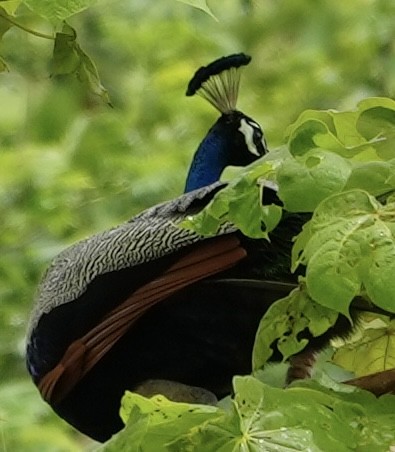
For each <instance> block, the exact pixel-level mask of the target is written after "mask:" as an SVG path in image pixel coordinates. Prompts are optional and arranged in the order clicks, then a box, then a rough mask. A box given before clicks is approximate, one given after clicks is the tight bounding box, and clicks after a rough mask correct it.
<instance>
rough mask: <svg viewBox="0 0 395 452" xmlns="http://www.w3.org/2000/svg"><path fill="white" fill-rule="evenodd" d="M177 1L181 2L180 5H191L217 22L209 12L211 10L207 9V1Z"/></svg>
mask: <svg viewBox="0 0 395 452" xmlns="http://www.w3.org/2000/svg"><path fill="white" fill-rule="evenodd" d="M177 1H178V2H181V3H186V4H187V5H191V6H193V7H194V8H198V9H201V10H202V11H204V12H205V13H207V14H208V15H209V16H211V17H212V18H213V19H215V20H218V19H217V18H216V17H215V16H214V14H213V12H212V11H211V9H210V8H209V6H208V5H207V0H177Z"/></svg>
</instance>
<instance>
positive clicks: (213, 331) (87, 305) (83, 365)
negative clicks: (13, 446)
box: [26, 53, 305, 441]
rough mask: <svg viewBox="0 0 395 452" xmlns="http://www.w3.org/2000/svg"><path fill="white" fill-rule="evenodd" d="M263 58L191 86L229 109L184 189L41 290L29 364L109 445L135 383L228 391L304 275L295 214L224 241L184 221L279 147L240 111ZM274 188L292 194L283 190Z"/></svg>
mask: <svg viewBox="0 0 395 452" xmlns="http://www.w3.org/2000/svg"><path fill="white" fill-rule="evenodd" d="M250 60H251V58H250V57H249V56H247V55H245V54H243V53H240V54H234V55H230V56H227V57H222V58H220V59H218V60H216V61H214V62H212V63H211V64H209V65H207V66H204V67H201V68H200V69H199V70H198V71H197V72H196V73H195V75H194V77H193V78H192V80H191V81H190V83H189V85H188V89H187V96H192V95H194V94H198V95H200V96H202V97H203V98H205V99H206V100H208V101H209V102H210V103H211V104H212V105H213V106H214V107H215V108H216V109H217V110H218V111H219V112H220V114H221V116H220V117H219V119H218V120H217V121H216V123H215V124H214V125H213V126H212V127H211V129H210V130H209V131H208V133H207V135H206V136H205V138H204V139H203V141H202V142H201V144H200V145H199V147H198V149H197V151H196V153H195V155H194V158H193V161H192V164H191V167H190V170H189V173H188V176H187V180H186V186H185V193H184V194H182V195H181V196H179V197H178V198H176V199H172V200H170V201H167V202H164V203H162V204H159V205H156V206H153V207H151V208H149V209H147V210H145V211H143V212H142V213H140V214H138V215H137V216H135V217H134V218H132V219H131V220H129V221H127V222H126V223H123V224H121V225H119V226H117V227H114V228H113V229H110V230H108V231H105V232H101V233H98V234H96V235H93V236H92V237H89V238H87V239H85V240H82V241H81V242H79V243H77V244H75V245H73V246H71V247H70V248H68V249H66V250H64V251H63V252H61V253H60V254H59V255H58V256H57V257H55V258H54V260H53V262H52V264H51V265H50V267H49V268H48V270H47V271H46V273H45V275H44V277H43V280H42V282H41V284H40V286H39V289H38V295H37V298H36V301H35V305H34V307H33V311H32V314H31V318H30V324H29V329H28V334H27V337H28V339H27V349H26V361H27V368H28V371H29V373H30V375H31V377H32V379H33V381H34V383H35V384H36V385H37V387H38V388H39V391H40V393H41V395H42V397H43V398H44V399H45V400H46V401H47V402H48V403H49V404H50V405H51V406H52V408H53V409H54V411H55V412H56V413H58V415H59V416H61V417H62V418H63V419H65V420H66V421H67V422H68V423H70V424H71V425H73V426H74V427H75V428H76V429H78V430H80V431H81V432H83V433H85V434H86V435H88V436H90V437H92V438H94V439H96V440H98V441H105V440H107V439H108V438H109V437H110V436H111V435H112V434H114V433H116V432H117V431H118V430H120V429H121V428H122V427H123V424H122V421H121V419H120V417H119V415H118V412H119V404H120V399H121V397H122V395H123V393H124V391H125V390H126V389H129V390H133V391H136V392H139V393H141V394H143V395H147V396H149V395H153V394H155V393H162V394H164V395H166V396H167V397H168V398H170V399H172V400H175V401H185V402H200V403H208V404H215V403H216V401H217V399H219V398H221V397H223V396H225V395H227V394H229V393H230V392H231V380H232V377H233V375H235V374H247V373H250V372H251V351H252V347H253V343H254V338H255V333H256V330H257V327H258V324H259V321H260V319H261V317H262V316H263V314H264V313H265V312H266V310H267V308H268V306H269V305H270V303H271V302H273V301H274V300H276V299H278V298H280V297H281V296H285V295H286V294H288V293H289V291H290V290H291V288H293V287H294V285H295V282H296V281H295V280H296V276H295V275H292V274H291V273H290V270H289V268H290V255H291V247H292V238H293V237H294V236H295V235H296V234H297V233H298V232H299V231H300V229H301V226H302V224H303V223H304V221H305V219H303V217H301V216H299V215H296V214H295V215H290V214H289V215H287V216H286V215H285V216H284V217H283V219H282V220H281V222H280V224H279V226H278V227H277V228H276V229H275V231H274V232H273V233H272V234H271V237H270V242H269V241H267V240H264V239H262V240H253V239H250V238H248V237H245V236H244V235H243V234H242V233H241V232H240V231H238V230H237V229H236V228H235V227H234V226H233V225H231V224H224V225H223V226H222V227H221V229H220V230H219V232H218V233H217V235H216V236H214V237H211V238H206V237H202V236H200V235H198V234H197V233H196V232H194V231H191V230H188V229H185V228H180V227H179V225H180V223H181V222H182V221H183V220H184V219H185V218H186V217H188V216H190V215H193V214H195V213H197V212H199V211H201V210H202V209H203V208H204V207H205V206H206V205H207V204H208V203H209V202H210V201H211V200H212V199H213V197H214V196H215V195H216V193H218V192H219V191H220V190H222V189H223V188H224V187H225V186H226V184H225V183H222V182H220V181H219V178H220V175H221V173H222V171H223V170H224V168H226V167H227V166H229V165H235V166H244V165H247V164H249V163H251V162H253V161H255V160H257V159H258V158H260V157H261V156H262V155H264V154H265V153H266V152H267V145H266V141H265V138H264V134H263V132H262V129H261V127H260V126H259V124H258V123H257V122H256V121H254V120H253V119H252V118H250V117H248V116H246V115H245V114H244V113H242V112H240V111H238V110H237V109H236V101H237V97H238V89H239V81H240V74H241V70H242V68H243V67H244V66H246V65H247V64H248V63H249V62H250ZM264 196H265V199H264V202H265V203H273V202H274V203H280V201H279V199H278V198H277V195H276V191H275V190H274V189H269V188H268V189H267V190H266V189H265V190H264ZM267 280H269V281H271V284H267V283H266V282H265V281H267Z"/></svg>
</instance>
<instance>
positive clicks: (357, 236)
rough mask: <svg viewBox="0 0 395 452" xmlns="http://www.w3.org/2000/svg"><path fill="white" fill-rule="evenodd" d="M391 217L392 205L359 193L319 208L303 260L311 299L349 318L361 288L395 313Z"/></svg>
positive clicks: (394, 244)
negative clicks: (353, 300)
mask: <svg viewBox="0 0 395 452" xmlns="http://www.w3.org/2000/svg"><path fill="white" fill-rule="evenodd" d="M394 218H395V216H394V204H388V205H386V206H382V205H381V204H380V203H378V202H377V201H376V200H375V199H374V198H373V197H372V196H370V195H369V194H368V193H367V192H364V191H361V190H352V191H348V192H344V193H340V194H338V195H333V196H331V197H329V198H327V199H326V200H324V201H323V202H322V203H321V204H320V205H319V206H318V207H317V209H316V211H315V213H314V215H313V218H312V220H311V224H310V234H311V236H310V238H309V241H308V242H307V245H306V247H305V250H304V252H303V258H302V262H304V263H305V264H307V273H306V276H307V279H306V283H307V288H308V291H309V293H310V295H311V296H312V297H313V298H314V300H316V301H317V302H319V303H321V304H323V305H324V306H327V307H330V308H332V309H335V310H337V311H338V312H342V313H343V314H345V315H347V313H348V307H349V304H350V302H351V300H352V299H353V298H354V297H355V296H356V295H358V294H360V292H361V290H362V286H363V287H364V288H365V290H366V292H367V294H368V296H369V297H370V298H371V299H372V301H373V302H374V303H375V304H377V306H379V307H381V308H383V309H385V310H388V311H390V312H395V301H394V300H395V283H394V278H393V274H394V271H395V237H394V232H395V228H394Z"/></svg>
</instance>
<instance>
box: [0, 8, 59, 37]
mask: <svg viewBox="0 0 395 452" xmlns="http://www.w3.org/2000/svg"><path fill="white" fill-rule="evenodd" d="M0 17H2V18H3V19H4V20H6V21H8V22H10V23H11V24H12V25H15V27H18V28H20V29H21V30H23V31H26V32H27V33H30V34H31V35H34V36H37V37H39V38H44V39H51V40H52V41H53V40H55V37H54V36H52V35H47V34H45V33H40V32H39V31H35V30H31V29H30V28H27V27H25V26H24V25H22V24H19V23H18V22H16V21H15V20H13V19H11V18H10V17H9V16H8V15H6V16H5V15H4V14H3V13H2V12H1V11H0Z"/></svg>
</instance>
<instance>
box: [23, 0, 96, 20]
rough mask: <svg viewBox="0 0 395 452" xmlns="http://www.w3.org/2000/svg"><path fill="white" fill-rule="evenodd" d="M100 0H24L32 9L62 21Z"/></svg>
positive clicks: (41, 14)
mask: <svg viewBox="0 0 395 452" xmlns="http://www.w3.org/2000/svg"><path fill="white" fill-rule="evenodd" d="M97 1H98V0H23V3H25V4H26V5H27V6H28V7H29V8H30V9H31V10H32V11H34V12H35V13H37V14H39V15H40V16H42V17H44V18H45V19H48V20H50V21H52V22H61V21H62V20H65V19H67V18H68V17H70V16H72V15H73V14H76V13H79V12H80V11H83V10H84V9H87V8H89V7H90V6H92V5H94V4H95V3H97Z"/></svg>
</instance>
